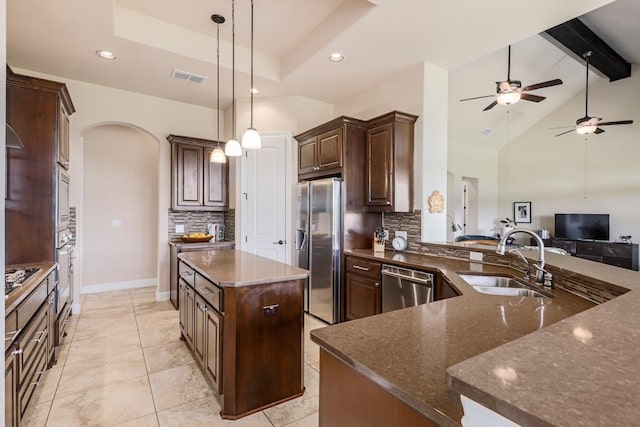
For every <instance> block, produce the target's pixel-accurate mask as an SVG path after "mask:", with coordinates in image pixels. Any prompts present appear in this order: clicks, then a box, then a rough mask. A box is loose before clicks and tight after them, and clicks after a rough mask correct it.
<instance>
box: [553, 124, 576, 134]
mask: <svg viewBox="0 0 640 427" xmlns="http://www.w3.org/2000/svg"><path fill="white" fill-rule="evenodd" d="M573 131H575V126H574V128H573V129H570V130H568V131H566V132H562V133H559V134H557V135H553V136H560V135H564V134H566V133H570V132H573Z"/></svg>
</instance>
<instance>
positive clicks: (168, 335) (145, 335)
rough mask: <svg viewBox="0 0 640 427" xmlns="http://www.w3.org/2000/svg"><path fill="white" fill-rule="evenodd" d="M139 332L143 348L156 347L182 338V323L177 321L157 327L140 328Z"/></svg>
mask: <svg viewBox="0 0 640 427" xmlns="http://www.w3.org/2000/svg"><path fill="white" fill-rule="evenodd" d="M138 332H139V334H140V341H141V342H142V348H147V347H154V346H157V345H161V344H168V343H171V342H174V341H179V340H180V325H179V324H178V323H177V322H176V323H175V324H167V325H164V326H160V327H157V328H147V329H140V330H139V331H138ZM180 342H182V341H180Z"/></svg>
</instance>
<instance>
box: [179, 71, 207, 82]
mask: <svg viewBox="0 0 640 427" xmlns="http://www.w3.org/2000/svg"><path fill="white" fill-rule="evenodd" d="M171 77H173V78H174V79H178V80H188V81H190V82H195V83H204V82H205V81H206V80H207V78H208V77H207V76H201V75H199V74H194V73H190V72H188V71H183V70H178V69H175V68H174V69H173V71H172V72H171Z"/></svg>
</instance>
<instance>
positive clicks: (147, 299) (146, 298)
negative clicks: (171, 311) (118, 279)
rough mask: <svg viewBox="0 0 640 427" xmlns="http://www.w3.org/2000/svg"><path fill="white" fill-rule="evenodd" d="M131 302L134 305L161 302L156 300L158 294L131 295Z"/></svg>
mask: <svg viewBox="0 0 640 427" xmlns="http://www.w3.org/2000/svg"><path fill="white" fill-rule="evenodd" d="M131 302H133V303H134V304H136V303H137V304H143V303H152V302H159V301H157V300H156V294H155V293H153V294H135V295H131Z"/></svg>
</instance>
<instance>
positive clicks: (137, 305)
mask: <svg viewBox="0 0 640 427" xmlns="http://www.w3.org/2000/svg"><path fill="white" fill-rule="evenodd" d="M133 309H134V311H135V313H136V316H140V315H143V314H149V313H159V312H164V311H166V312H171V311H175V312H177V310H176V309H175V308H174V307H173V304H171V303H170V302H169V301H162V302H158V301H150V302H137V301H136V300H134V301H133Z"/></svg>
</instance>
